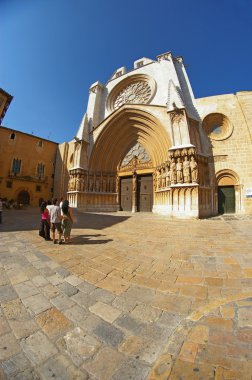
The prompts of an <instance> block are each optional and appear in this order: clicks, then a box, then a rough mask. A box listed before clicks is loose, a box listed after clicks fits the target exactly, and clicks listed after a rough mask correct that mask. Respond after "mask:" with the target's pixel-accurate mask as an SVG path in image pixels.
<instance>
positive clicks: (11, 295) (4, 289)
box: [0, 285, 17, 303]
mask: <svg viewBox="0 0 252 380" xmlns="http://www.w3.org/2000/svg"><path fill="white" fill-rule="evenodd" d="M15 298H17V293H16V292H15V290H14V288H13V286H12V285H2V286H0V302H1V303H2V302H7V301H11V300H14V299H15Z"/></svg>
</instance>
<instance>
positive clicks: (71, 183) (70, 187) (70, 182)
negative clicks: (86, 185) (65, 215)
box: [68, 174, 73, 191]
mask: <svg viewBox="0 0 252 380" xmlns="http://www.w3.org/2000/svg"><path fill="white" fill-rule="evenodd" d="M72 185H73V176H72V174H70V177H69V181H68V191H72Z"/></svg>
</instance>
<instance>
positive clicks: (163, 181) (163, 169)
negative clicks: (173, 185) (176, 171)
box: [161, 166, 166, 188]
mask: <svg viewBox="0 0 252 380" xmlns="http://www.w3.org/2000/svg"><path fill="white" fill-rule="evenodd" d="M161 173H162V174H161V177H162V188H164V187H165V185H166V172H165V167H164V166H163V167H162V169H161Z"/></svg>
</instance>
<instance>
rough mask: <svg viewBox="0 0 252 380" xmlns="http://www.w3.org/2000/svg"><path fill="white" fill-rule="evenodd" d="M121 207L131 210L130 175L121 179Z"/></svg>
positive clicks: (124, 209)
mask: <svg viewBox="0 0 252 380" xmlns="http://www.w3.org/2000/svg"><path fill="white" fill-rule="evenodd" d="M121 209H122V210H123V211H132V177H129V178H122V179H121Z"/></svg>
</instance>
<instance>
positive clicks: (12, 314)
mask: <svg viewBox="0 0 252 380" xmlns="http://www.w3.org/2000/svg"><path fill="white" fill-rule="evenodd" d="M2 307H3V312H4V314H5V316H6V318H7V319H18V320H20V321H21V320H22V321H23V320H27V319H30V317H31V316H30V314H29V313H28V312H27V311H26V309H25V307H24V305H23V303H22V302H21V301H20V299H18V298H17V299H15V300H12V301H9V302H6V303H5V304H4V305H3V306H2Z"/></svg>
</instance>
